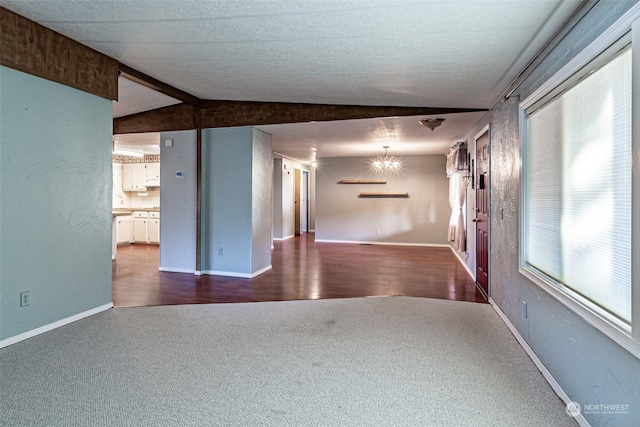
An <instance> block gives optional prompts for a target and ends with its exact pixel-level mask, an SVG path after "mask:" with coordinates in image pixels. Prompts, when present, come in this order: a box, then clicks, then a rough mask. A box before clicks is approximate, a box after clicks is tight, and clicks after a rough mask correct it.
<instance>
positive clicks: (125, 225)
mask: <svg viewBox="0 0 640 427" xmlns="http://www.w3.org/2000/svg"><path fill="white" fill-rule="evenodd" d="M116 218H117V220H116V230H117V231H116V233H117V242H118V244H119V245H121V244H125V243H127V244H128V243H130V242H131V217H130V216H119V217H116Z"/></svg>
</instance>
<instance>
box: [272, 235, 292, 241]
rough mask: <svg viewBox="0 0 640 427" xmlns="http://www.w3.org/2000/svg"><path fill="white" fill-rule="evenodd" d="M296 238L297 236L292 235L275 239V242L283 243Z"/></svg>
mask: <svg viewBox="0 0 640 427" xmlns="http://www.w3.org/2000/svg"><path fill="white" fill-rule="evenodd" d="M294 237H296V236H295V235H294V234H292V235H291V236H286V237H274V238H273V240H278V241H283V240H288V239H293V238H294Z"/></svg>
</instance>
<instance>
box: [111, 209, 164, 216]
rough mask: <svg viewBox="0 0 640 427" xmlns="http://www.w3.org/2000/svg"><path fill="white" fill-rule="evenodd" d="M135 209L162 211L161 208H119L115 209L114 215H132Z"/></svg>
mask: <svg viewBox="0 0 640 427" xmlns="http://www.w3.org/2000/svg"><path fill="white" fill-rule="evenodd" d="M134 211H142V212H160V208H118V209H114V210H113V216H127V215H132V214H133V212H134Z"/></svg>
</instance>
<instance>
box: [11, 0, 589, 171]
mask: <svg viewBox="0 0 640 427" xmlns="http://www.w3.org/2000/svg"><path fill="white" fill-rule="evenodd" d="M579 3H580V0H471V1H463V0H306V1H299V0H244V1H239V0H228V1H227V0H189V1H186V0H185V1H177V0H108V1H107V0H29V1H25V0H0V4H1V5H3V6H4V7H7V8H8V9H11V10H13V11H15V12H17V13H19V14H21V15H24V16H26V17H28V18H29V19H32V20H34V21H36V22H39V23H41V24H42V25H44V26H46V27H49V28H52V29H54V30H56V31H58V32H60V33H62V34H64V35H67V36H69V37H71V38H73V39H75V40H77V41H79V42H81V43H83V44H86V45H88V46H90V47H92V48H94V49H96V50H98V51H100V52H103V53H105V54H107V55H109V56H111V57H112V58H115V59H117V60H118V61H120V62H122V63H124V64H126V65H128V66H130V67H132V68H134V69H137V70H139V71H142V72H144V73H146V74H148V75H150V76H152V77H155V78H157V79H159V80H161V81H163V82H166V83H168V84H170V85H172V86H175V87H177V88H179V89H182V90H184V91H186V92H188V93H191V94H193V95H195V96H197V97H199V98H202V99H223V100H247V101H272V102H303V103H322V104H355V105H387V106H426V107H459V108H489V107H490V106H491V105H492V104H493V103H494V102H495V101H496V100H497V99H498V98H499V96H500V94H501V92H502V91H503V90H504V89H505V88H506V87H507V85H508V83H509V82H510V81H511V80H512V79H513V77H514V76H515V75H516V74H517V72H518V71H520V70H521V69H522V68H523V66H524V65H525V64H526V63H527V62H528V61H529V60H530V59H531V58H532V56H533V55H534V54H535V52H536V51H537V50H538V49H539V48H540V47H541V46H542V45H543V44H544V42H546V41H547V39H548V38H549V37H550V35H551V34H552V33H553V32H554V31H555V30H556V29H557V28H558V27H559V26H560V24H561V23H562V22H563V21H564V20H565V19H566V17H567V16H569V14H570V13H571V12H572V11H573V10H574V9H575V8H576V7H577V6H578V4H579ZM127 86H128V87H125V88H123V91H124V92H123V93H121V99H120V101H119V102H118V105H116V106H115V107H114V114H115V115H116V116H121V115H126V114H130V113H131V112H139V111H145V110H148V109H152V108H158V107H160V106H164V105H170V103H173V102H174V101H173V100H172V99H171V98H168V97H163V96H159V97H157V96H156V95H158V94H152V93H149V92H148V90H147V89H146V88H140V87H137V85H135V84H132V83H130V82H128V84H127ZM467 117H474V116H467ZM394 120H395V121H394ZM413 120H415V118H414V119H412V123H413ZM346 123H349V122H345V123H343V124H336V125H327V124H316V125H317V126H315V127H308V126H303V125H291V126H293V128H295V129H297V132H298V133H297V134H295V135H294V131H293V130H292V128H290V127H288V126H289V125H288V126H276V127H263V128H265V129H268V130H269V131H270V133H272V134H273V136H274V146H276V147H278V149H280V150H283V151H284V150H286V149H287V145H286V144H284V143H282V144H281V145H277V144H280V142H277V141H283V140H285V139H287V140H289V141H290V142H289V145H288V146H289V147H290V148H291V152H292V153H293V152H295V153H298V154H299V156H298V154H296V156H294V155H290V156H291V157H297V158H301V159H308V158H309V156H310V155H311V154H312V153H311V152H310V148H309V147H307V153H306V154H305V153H300V152H299V150H300V146H299V143H297V142H296V141H299V140H314V141H316V142H315V144H318V147H317V149H318V150H319V151H320V150H321V145H322V139H323V138H325V139H326V140H327V142H326V143H327V144H329V145H330V146H331V147H332V148H331V149H329V148H327V149H326V152H327V155H329V156H334V155H337V153H351V152H356V151H358V150H359V148H355V146H353V147H351V148H350V147H348V146H347V145H346V143H345V144H343V145H342V146H340V142H339V141H340V140H341V138H342V139H348V140H349V141H355V140H358V141H362V142H366V143H367V144H369V145H371V146H372V147H377V146H378V145H382V144H380V143H379V141H378V139H376V138H374V135H375V131H373V132H372V131H371V129H387V128H389V127H391V128H393V129H396V130H398V129H400V131H398V132H399V133H400V134H402V135H407V134H408V133H410V130H409V129H404V127H403V126H404V125H405V121H404V120H403V119H375V120H373V121H372V123H371V124H368V125H363V126H361V127H358V126H356V128H359V129H361V130H362V132H363V134H362V135H361V136H360V138H358V136H357V135H352V134H353V132H355V130H352V131H349V130H347V129H345V127H344V125H346ZM390 123H395V124H390ZM453 123H454V121H453V118H451V120H450V121H448V122H447V124H449V125H450V126H453ZM406 124H407V125H409V122H406ZM459 125H460V126H465V128H459V129H456V130H455V131H453V130H451V134H450V135H448V136H449V137H450V138H452V139H451V140H450V141H448V142H449V145H450V144H452V143H454V142H455V138H456V137H457V136H455V135H465V134H466V133H468V132H469V131H470V130H471V129H472V127H473V126H474V125H475V122H473V123H472V122H471V121H469V120H460V123H459ZM354 126H355V125H354ZM320 127H321V128H322V132H320V131H318V130H317V129H319V128H320ZM444 130H445V129H444V126H443V128H442V129H438V130H436V131H435V132H434V133H433V134H428V133H427V134H426V136H424V138H425V140H426V141H431V142H432V144H433V146H438V147H440V146H441V145H442V144H443V143H442V140H441V139H442V138H443V137H444V135H445V132H444ZM344 135H349V137H348V138H344ZM436 135H438V136H436ZM454 136H455V137H454ZM369 138H373V139H369ZM409 139H411V140H414V139H415V138H414V139H412V138H409ZM405 140H406V138H405ZM397 141H398V143H397V144H395V145H401V143H400V139H397ZM403 144H404V143H403ZM389 145H394V144H391V143H390V144H389ZM431 149H432V147H430V148H428V149H427V148H426V146H425V150H427V151H429V150H431ZM322 151H324V150H322ZM441 152H444V150H442V151H441ZM283 154H284V153H283Z"/></svg>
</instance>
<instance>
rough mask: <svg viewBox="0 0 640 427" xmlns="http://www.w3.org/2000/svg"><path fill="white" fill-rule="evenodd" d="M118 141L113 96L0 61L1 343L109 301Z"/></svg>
mask: <svg viewBox="0 0 640 427" xmlns="http://www.w3.org/2000/svg"><path fill="white" fill-rule="evenodd" d="M111 137H112V102H111V101H109V100H106V99H102V98H99V97H97V96H94V95H90V94H87V93H84V92H81V91H78V90H76V89H72V88H69V87H66V86H63V85H59V84H57V83H52V82H50V81H47V80H43V79H40V78H38V77H34V76H31V75H28V74H25V73H21V72H19V71H15V70H12V69H9V68H5V67H0V200H1V205H0V295H2V300H1V301H0V339H6V338H9V337H12V336H15V335H18V334H21V333H24V332H28V331H30V330H33V329H35V328H38V327H41V326H44V325H47V324H50V323H53V322H56V321H58V320H61V319H64V318H67V317H70V316H73V315H76V314H78V313H81V312H83V311H87V310H90V309H93V308H96V307H99V306H102V305H104V304H108V303H110V302H111V219H112V216H111V203H112V200H111V186H112V168H111ZM23 291H29V292H30V297H31V303H30V305H29V306H28V307H22V308H21V307H19V297H20V293H21V292H23Z"/></svg>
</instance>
